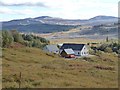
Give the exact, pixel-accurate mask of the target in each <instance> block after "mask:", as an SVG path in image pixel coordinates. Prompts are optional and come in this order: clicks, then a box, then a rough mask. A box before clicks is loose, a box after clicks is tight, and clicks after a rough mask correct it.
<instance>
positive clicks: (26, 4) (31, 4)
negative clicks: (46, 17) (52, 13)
mask: <svg viewBox="0 0 120 90" xmlns="http://www.w3.org/2000/svg"><path fill="white" fill-rule="evenodd" d="M0 6H39V7H48V6H46V5H45V4H44V3H41V2H38V3H30V2H26V3H19V4H7V3H3V2H0Z"/></svg>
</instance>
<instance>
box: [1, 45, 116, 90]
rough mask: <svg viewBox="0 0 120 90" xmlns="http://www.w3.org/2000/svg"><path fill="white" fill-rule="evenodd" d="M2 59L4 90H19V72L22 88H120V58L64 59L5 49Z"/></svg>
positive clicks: (35, 51)
mask: <svg viewBox="0 0 120 90" xmlns="http://www.w3.org/2000/svg"><path fill="white" fill-rule="evenodd" d="M3 56H4V57H3V60H2V61H3V64H2V65H3V68H2V69H3V78H2V82H3V88H18V86H19V85H18V82H19V73H20V72H21V73H22V78H21V81H22V83H21V87H22V88H50V87H52V88H58V87H65V88H76V87H77V88H115V87H118V86H117V83H118V81H117V79H118V77H117V75H118V73H117V72H118V71H117V61H118V57H117V56H116V55H114V54H112V53H100V54H99V55H97V56H96V55H95V56H93V57H84V58H78V59H76V60H65V59H64V58H61V57H60V56H59V55H56V54H52V53H46V52H43V51H42V50H40V49H37V48H27V47H24V48H15V49H14V48H12V49H10V48H7V49H4V50H3ZM96 67H97V68H96ZM106 68H107V69H106Z"/></svg>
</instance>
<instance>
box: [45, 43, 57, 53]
mask: <svg viewBox="0 0 120 90" xmlns="http://www.w3.org/2000/svg"><path fill="white" fill-rule="evenodd" d="M43 50H44V51H46V52H50V53H56V54H59V48H58V47H57V45H46V46H45V47H44V48H43Z"/></svg>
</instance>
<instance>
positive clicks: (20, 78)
mask: <svg viewBox="0 0 120 90" xmlns="http://www.w3.org/2000/svg"><path fill="white" fill-rule="evenodd" d="M21 77H22V74H21V72H20V75H19V88H21Z"/></svg>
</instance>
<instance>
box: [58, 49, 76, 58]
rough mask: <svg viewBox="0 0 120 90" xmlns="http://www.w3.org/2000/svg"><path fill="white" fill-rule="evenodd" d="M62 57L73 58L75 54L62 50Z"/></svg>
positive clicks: (69, 50) (70, 50)
mask: <svg viewBox="0 0 120 90" xmlns="http://www.w3.org/2000/svg"><path fill="white" fill-rule="evenodd" d="M60 54H61V56H62V57H68V58H74V57H75V52H74V51H73V50H72V49H71V48H70V49H63V51H62V52H61V53H60Z"/></svg>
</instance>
